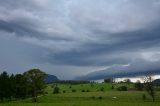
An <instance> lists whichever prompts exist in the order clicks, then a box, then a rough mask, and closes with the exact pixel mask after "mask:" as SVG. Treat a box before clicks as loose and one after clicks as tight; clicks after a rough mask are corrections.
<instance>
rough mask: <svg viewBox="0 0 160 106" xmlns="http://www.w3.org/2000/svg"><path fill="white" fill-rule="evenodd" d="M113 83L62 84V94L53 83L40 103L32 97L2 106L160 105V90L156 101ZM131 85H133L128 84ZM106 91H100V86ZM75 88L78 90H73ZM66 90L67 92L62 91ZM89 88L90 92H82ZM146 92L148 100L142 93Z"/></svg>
mask: <svg viewBox="0 0 160 106" xmlns="http://www.w3.org/2000/svg"><path fill="white" fill-rule="evenodd" d="M111 86H112V85H111V84H94V85H91V84H79V85H70V84H60V85H58V87H59V88H60V89H61V93H60V94H52V92H53V88H52V85H48V86H47V88H46V91H47V92H48V94H46V95H45V96H40V97H39V98H38V103H31V98H29V99H25V100H21V101H12V102H10V103H3V104H0V106H159V105H160V92H157V93H156V102H155V103H153V102H152V101H151V98H150V97H149V96H148V95H147V94H146V92H144V91H116V90H115V89H114V90H112V89H111ZM128 86H131V85H128ZM102 87H103V88H104V91H100V90H99V89H100V88H102ZM72 89H75V90H76V92H72ZM63 90H65V91H66V93H63V92H62V91H63ZM81 90H85V91H87V90H89V92H81ZM143 94H146V96H147V98H146V100H143V99H142V95H143Z"/></svg>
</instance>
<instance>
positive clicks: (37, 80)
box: [24, 69, 46, 102]
mask: <svg viewBox="0 0 160 106" xmlns="http://www.w3.org/2000/svg"><path fill="white" fill-rule="evenodd" d="M24 76H25V78H26V79H27V83H28V86H29V88H31V89H29V93H31V95H32V101H33V102H37V95H38V94H40V93H42V92H43V89H44V88H45V83H44V79H45V76H46V74H45V73H44V72H42V71H41V70H40V69H31V70H29V71H27V72H25V73H24Z"/></svg>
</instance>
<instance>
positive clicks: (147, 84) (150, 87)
mask: <svg viewBox="0 0 160 106" xmlns="http://www.w3.org/2000/svg"><path fill="white" fill-rule="evenodd" d="M152 81H153V78H152V76H150V75H148V76H146V77H145V78H144V85H145V88H146V91H147V92H148V94H149V95H150V96H151V97H152V101H153V102H154V101H155V90H154V85H153V83H152Z"/></svg>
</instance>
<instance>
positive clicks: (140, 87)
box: [135, 80, 144, 91]
mask: <svg viewBox="0 0 160 106" xmlns="http://www.w3.org/2000/svg"><path fill="white" fill-rule="evenodd" d="M135 88H136V89H137V90H139V91H142V90H143V88H144V86H143V84H142V83H141V82H140V81H139V80H137V82H136V83H135Z"/></svg>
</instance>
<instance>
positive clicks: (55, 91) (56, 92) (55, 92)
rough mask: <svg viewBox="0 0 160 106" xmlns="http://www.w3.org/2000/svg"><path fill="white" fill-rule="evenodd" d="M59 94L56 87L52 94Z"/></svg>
mask: <svg viewBox="0 0 160 106" xmlns="http://www.w3.org/2000/svg"><path fill="white" fill-rule="evenodd" d="M58 93H60V89H59V88H58V86H56V87H55V88H54V90H53V94H58Z"/></svg>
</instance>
